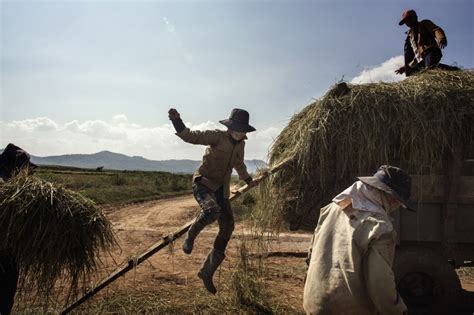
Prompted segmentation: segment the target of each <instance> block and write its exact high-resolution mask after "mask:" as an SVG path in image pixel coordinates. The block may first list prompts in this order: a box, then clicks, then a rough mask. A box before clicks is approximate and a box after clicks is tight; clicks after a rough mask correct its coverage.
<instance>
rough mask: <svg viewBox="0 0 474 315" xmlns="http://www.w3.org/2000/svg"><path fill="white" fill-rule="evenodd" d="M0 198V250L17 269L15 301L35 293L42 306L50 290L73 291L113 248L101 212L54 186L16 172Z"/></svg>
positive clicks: (79, 197)
mask: <svg viewBox="0 0 474 315" xmlns="http://www.w3.org/2000/svg"><path fill="white" fill-rule="evenodd" d="M0 200H1V201H0V240H1V241H0V248H2V249H5V250H7V251H8V253H9V255H11V256H12V257H14V258H15V260H16V261H17V263H18V265H19V267H20V283H19V288H20V292H19V293H20V294H19V295H20V296H19V298H17V300H18V299H20V300H21V296H22V295H25V294H26V295H27V294H31V293H35V294H36V295H37V296H38V298H39V299H40V300H41V303H43V304H44V305H47V304H48V298H49V294H50V293H51V292H52V290H53V288H54V287H55V286H56V287H57V288H58V287H59V288H61V291H62V293H63V294H71V293H74V291H75V289H76V288H77V286H78V285H79V284H80V283H84V281H86V280H87V275H88V274H90V273H92V272H94V271H96V270H97V267H98V265H99V264H100V261H99V259H98V253H99V251H107V250H108V249H109V248H110V247H111V246H112V245H113V244H115V239H114V235H113V233H112V228H111V224H110V223H109V221H108V220H107V219H106V218H105V216H104V215H103V213H102V211H100V210H99V209H98V208H97V207H96V206H95V204H94V203H93V202H92V201H91V200H89V199H87V198H85V197H83V196H82V195H80V194H78V193H75V192H73V191H70V190H68V189H65V188H64V187H62V186H60V185H55V184H52V183H49V182H46V181H43V180H41V179H39V178H37V177H34V176H28V175H26V173H20V174H19V175H17V176H15V177H14V178H12V179H11V180H9V181H8V182H6V183H4V184H2V185H0ZM30 299H31V297H30Z"/></svg>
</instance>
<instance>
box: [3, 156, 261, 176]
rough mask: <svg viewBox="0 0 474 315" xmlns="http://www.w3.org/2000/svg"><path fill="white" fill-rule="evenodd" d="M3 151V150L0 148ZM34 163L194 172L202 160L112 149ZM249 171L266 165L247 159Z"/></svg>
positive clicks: (47, 157)
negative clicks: (153, 156)
mask: <svg viewBox="0 0 474 315" xmlns="http://www.w3.org/2000/svg"><path fill="white" fill-rule="evenodd" d="M0 152H3V150H0ZM31 160H32V162H33V163H35V164H38V165H59V166H73V167H80V168H93V169H95V168H97V167H99V166H103V167H104V168H105V169H113V170H130V171H135V170H136V171H163V172H171V173H184V174H189V173H194V171H195V170H196V168H197V167H198V166H199V165H200V163H201V161H195V160H164V161H154V160H148V159H145V158H143V157H141V156H127V155H124V154H119V153H114V152H110V151H101V152H98V153H94V154H66V155H57V156H45V157H39V156H33V155H32V156H31ZM245 164H246V165H247V168H248V171H249V173H255V171H256V170H257V169H258V168H262V167H265V166H266V163H265V162H264V161H262V160H246V161H245Z"/></svg>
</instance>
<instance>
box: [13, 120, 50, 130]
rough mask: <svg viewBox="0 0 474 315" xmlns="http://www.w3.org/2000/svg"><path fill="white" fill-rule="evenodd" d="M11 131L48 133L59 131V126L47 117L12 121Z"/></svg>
mask: <svg viewBox="0 0 474 315" xmlns="http://www.w3.org/2000/svg"><path fill="white" fill-rule="evenodd" d="M8 127H9V128H10V129H17V130H21V131H48V130H55V129H57V127H58V125H57V124H56V123H55V122H54V121H52V120H51V119H49V118H47V117H38V118H34V119H25V120H20V121H17V120H15V121H12V122H11V123H9V124H8Z"/></svg>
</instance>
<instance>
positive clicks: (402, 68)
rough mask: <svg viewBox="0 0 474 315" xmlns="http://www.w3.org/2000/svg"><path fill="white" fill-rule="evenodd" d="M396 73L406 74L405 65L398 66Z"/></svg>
mask: <svg viewBox="0 0 474 315" xmlns="http://www.w3.org/2000/svg"><path fill="white" fill-rule="evenodd" d="M395 73H396V74H404V73H405V66H403V67H400V68H398V69H397V70H395Z"/></svg>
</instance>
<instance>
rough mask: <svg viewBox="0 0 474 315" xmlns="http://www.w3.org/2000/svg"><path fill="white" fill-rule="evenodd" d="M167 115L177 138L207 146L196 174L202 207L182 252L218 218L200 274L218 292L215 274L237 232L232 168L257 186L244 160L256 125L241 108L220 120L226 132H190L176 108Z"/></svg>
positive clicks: (188, 251) (189, 249) (195, 189)
mask: <svg viewBox="0 0 474 315" xmlns="http://www.w3.org/2000/svg"><path fill="white" fill-rule="evenodd" d="M168 115H169V118H170V119H171V122H172V123H173V126H174V128H175V129H176V135H177V136H178V137H180V138H181V139H183V140H184V141H186V142H188V143H191V144H201V145H206V146H207V148H206V152H205V154H204V156H203V161H202V164H201V165H200V166H199V168H198V169H197V170H196V172H195V173H194V176H193V193H194V197H195V198H196V200H197V202H198V204H199V206H200V207H201V209H202V210H201V212H200V214H199V215H198V216H197V218H196V220H195V221H194V223H193V224H192V225H191V227H190V228H189V230H188V233H187V235H186V239H185V241H184V244H183V251H184V252H185V253H186V254H191V252H192V250H193V246H194V240H195V239H196V237H197V236H198V234H199V233H200V232H201V231H202V229H204V227H206V226H207V225H209V224H211V223H213V222H214V221H216V220H217V222H218V224H219V232H218V234H217V237H216V239H215V241H214V248H213V249H212V250H211V252H210V253H209V255H208V256H207V258H206V260H205V261H204V264H203V265H202V268H201V270H200V271H199V273H198V276H199V278H201V280H202V281H203V283H204V286H205V287H206V289H207V290H208V291H209V292H210V293H213V294H215V293H216V292H217V289H216V287H215V286H214V283H213V281H212V277H213V275H214V272H215V271H216V270H217V268H218V267H219V266H220V264H221V263H222V261H223V260H224V258H225V249H226V247H227V243H228V242H229V240H230V238H231V236H232V232H233V231H234V216H233V213H232V208H231V206H230V201H229V196H230V187H229V186H230V178H231V174H232V169H235V170H236V171H237V173H238V175H239V178H240V180H244V181H245V182H246V183H247V184H248V185H250V186H254V185H255V182H254V181H253V180H252V177H251V176H250V175H249V173H248V172H247V167H246V166H245V163H244V147H245V140H246V139H247V136H246V133H248V132H252V131H255V128H254V127H252V126H250V125H249V113H248V112H247V111H245V110H243V109H238V108H235V109H233V110H232V112H231V114H230V117H229V119H224V120H221V121H220V123H221V124H223V125H225V126H226V127H227V131H222V130H206V131H197V130H193V131H191V130H190V129H189V128H186V126H185V125H184V123H183V121H182V119H181V117H180V114H179V113H178V111H177V110H176V109H174V108H171V109H170V110H169V112H168Z"/></svg>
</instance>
